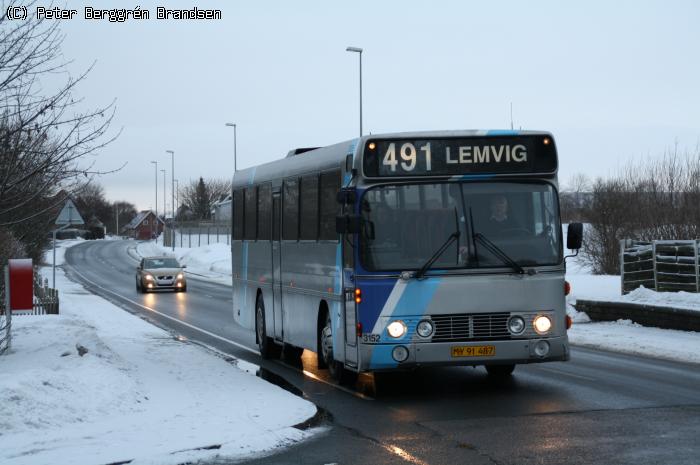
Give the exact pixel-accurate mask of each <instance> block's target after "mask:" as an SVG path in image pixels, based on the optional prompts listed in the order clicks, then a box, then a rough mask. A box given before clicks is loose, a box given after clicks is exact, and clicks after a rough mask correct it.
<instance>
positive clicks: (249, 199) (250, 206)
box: [243, 187, 258, 241]
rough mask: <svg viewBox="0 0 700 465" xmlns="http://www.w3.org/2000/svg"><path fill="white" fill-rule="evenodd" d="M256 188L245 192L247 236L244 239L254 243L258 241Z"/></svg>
mask: <svg viewBox="0 0 700 465" xmlns="http://www.w3.org/2000/svg"><path fill="white" fill-rule="evenodd" d="M256 193H257V192H256V189H255V187H249V188H247V189H246V190H245V234H244V236H243V238H244V239H246V240H249V241H254V240H255V239H256V237H255V236H256V231H255V230H256V226H257V222H256V218H255V216H256V213H257V211H258V209H257V199H256V197H257V196H256V195H255V194H256Z"/></svg>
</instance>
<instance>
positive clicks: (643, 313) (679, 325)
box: [574, 299, 700, 332]
mask: <svg viewBox="0 0 700 465" xmlns="http://www.w3.org/2000/svg"><path fill="white" fill-rule="evenodd" d="M574 306H575V307H576V310H578V311H579V312H584V313H586V314H587V315H588V316H589V317H590V319H591V320H593V321H617V320H620V319H622V320H632V321H633V322H635V323H638V324H640V325H642V326H652V327H656V328H664V329H677V330H681V331H698V332H700V312H699V311H695V310H686V309H682V308H671V307H657V306H654V305H645V304H634V303H628V302H604V301H594V300H580V299H579V300H577V301H576V304H575V305H574Z"/></svg>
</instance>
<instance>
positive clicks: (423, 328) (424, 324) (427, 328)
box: [416, 320, 433, 337]
mask: <svg viewBox="0 0 700 465" xmlns="http://www.w3.org/2000/svg"><path fill="white" fill-rule="evenodd" d="M416 332H417V333H418V335H419V336H420V337H430V336H431V335H432V334H433V324H432V323H431V322H430V321H428V320H423V321H421V322H420V323H418V326H417V327H416Z"/></svg>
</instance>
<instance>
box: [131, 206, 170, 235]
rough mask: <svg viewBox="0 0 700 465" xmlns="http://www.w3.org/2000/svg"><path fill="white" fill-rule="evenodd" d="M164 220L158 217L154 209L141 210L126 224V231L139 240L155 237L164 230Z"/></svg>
mask: <svg viewBox="0 0 700 465" xmlns="http://www.w3.org/2000/svg"><path fill="white" fill-rule="evenodd" d="M163 226H164V223H163V220H162V219H161V218H158V219H156V214H155V213H153V211H152V210H144V211H142V212H139V214H138V215H136V216H135V217H134V219H133V220H131V221H130V222H129V224H127V225H126V226H124V230H123V231H124V233H125V234H126V235H127V236H129V237H133V238H134V239H137V240H147V239H153V238H155V237H157V236H158V235H160V233H162V232H163Z"/></svg>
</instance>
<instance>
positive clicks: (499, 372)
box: [485, 365, 515, 378]
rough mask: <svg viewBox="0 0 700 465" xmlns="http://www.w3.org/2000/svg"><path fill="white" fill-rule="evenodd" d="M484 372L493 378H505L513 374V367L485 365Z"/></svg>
mask: <svg viewBox="0 0 700 465" xmlns="http://www.w3.org/2000/svg"><path fill="white" fill-rule="evenodd" d="M485 368H486V372H487V373H488V374H489V376H491V377H493V378H507V377H508V376H510V375H512V374H513V370H515V365H486V366H485Z"/></svg>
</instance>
